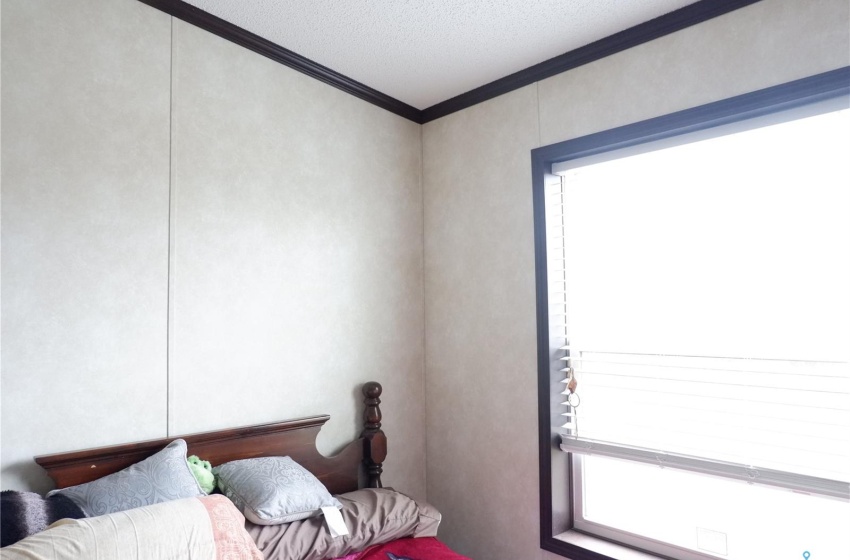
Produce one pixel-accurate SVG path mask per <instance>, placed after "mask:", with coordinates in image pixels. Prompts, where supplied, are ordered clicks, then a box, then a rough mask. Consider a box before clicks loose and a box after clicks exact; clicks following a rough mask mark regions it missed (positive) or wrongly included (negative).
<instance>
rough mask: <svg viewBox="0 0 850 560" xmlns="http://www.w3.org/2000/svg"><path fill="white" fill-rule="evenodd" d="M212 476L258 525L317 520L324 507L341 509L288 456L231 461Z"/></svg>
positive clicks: (307, 473) (305, 470)
mask: <svg viewBox="0 0 850 560" xmlns="http://www.w3.org/2000/svg"><path fill="white" fill-rule="evenodd" d="M213 474H215V475H216V477H217V480H218V482H217V484H218V488H219V490H221V491H222V492H223V493H224V495H225V496H227V497H228V498H230V499H231V500H232V501H233V503H234V504H236V507H238V508H239V510H240V511H241V512H242V514H243V515H244V516H245V517H246V518H247V519H248V520H250V521H251V522H253V523H256V524H257V525H279V524H281V523H289V522H291V521H297V520H299V519H306V518H308V517H315V516H317V515H320V514H321V513H322V510H321V508H323V507H336V508H339V509H341V508H342V504H341V503H340V502H339V500H337V499H336V498H334V497H333V496H331V495H330V492H328V489H327V488H325V486H324V484H322V483H321V482H320V481H319V479H318V478H316V477H315V476H313V475H312V473H310V471H308V470H307V469H305V468H304V467H302V466H301V465H299V464H298V463H296V462H295V461H293V460H292V459H290V458H289V457H259V458H256V459H240V460H239V461H231V462H229V463H225V464H223V465H220V466H218V467H216V468H214V469H213Z"/></svg>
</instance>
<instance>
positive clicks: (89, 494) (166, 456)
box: [47, 439, 206, 517]
mask: <svg viewBox="0 0 850 560" xmlns="http://www.w3.org/2000/svg"><path fill="white" fill-rule="evenodd" d="M54 494H62V495H64V496H67V497H68V498H70V499H71V500H72V501H73V502H74V503H75V504H77V505H78V506H80V508H81V509H82V510H83V511H84V512H85V514H86V515H87V516H88V517H94V516H96V515H106V514H107V513H115V512H116V511H124V510H127V509H132V508H137V507H142V506H149V505H152V504H157V503H159V502H167V501H169V500H178V499H180V498H193V497H195V496H205V495H206V494H205V493H204V491H203V490H201V487H200V486H198V481H197V480H195V475H193V474H192V471H191V470H190V469H189V464H188V463H187V462H186V442H185V441H183V440H182V439H175V440H174V441H172V442H171V443H169V444H168V445H166V446H165V447H164V448H163V449H162V450H161V451H158V452H157V453H155V454H154V455H151V456H150V457H148V458H147V459H144V460H143V461H139V462H138V463H136V464H135V465H131V466H129V467H127V468H126V469H124V470H123V471H118V472H117V473H114V474H110V475H108V476H104V477H103V478H99V479H97V480H94V481H92V482H87V483H85V484H78V485H77V486H69V487H68V488H63V489H61V490H53V491H52V492H50V493H48V494H47V495H48V496H52V495H54Z"/></svg>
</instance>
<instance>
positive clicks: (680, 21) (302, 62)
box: [139, 0, 761, 124]
mask: <svg viewBox="0 0 850 560" xmlns="http://www.w3.org/2000/svg"><path fill="white" fill-rule="evenodd" d="M139 1H140V2H143V3H145V4H147V5H149V6H152V7H154V8H156V9H158V10H161V11H163V12H165V13H167V14H169V15H171V16H174V17H176V18H178V19H181V20H183V21H185V22H187V23H191V24H192V25H195V26H197V27H200V28H201V29H204V30H206V31H209V32H210V33H213V34H215V35H218V36H219V37H221V38H223V39H226V40H228V41H231V42H233V43H236V44H237V45H240V46H242V47H245V48H246V49H250V50H252V51H254V52H256V53H258V54H261V55H263V56H265V57H268V58H270V59H272V60H274V61H275V62H279V63H280V64H283V65H285V66H288V67H290V68H293V69H295V70H298V71H299V72H303V73H304V74H307V75H308V76H312V77H313V78H316V79H317V80H321V81H322V82H325V83H326V84H329V85H331V86H334V87H336V88H339V89H341V90H342V91H345V92H347V93H350V94H351V95H354V96H355V97H359V98H360V99H363V100H364V101H367V102H369V103H372V104H373V105H377V106H378V107H381V108H382V109H386V110H387V111H390V112H391V113H394V114H396V115H399V116H401V117H404V118H406V119H409V120H411V121H413V122H415V123H419V124H424V123H426V122H430V121H433V120H436V119H439V118H441V117H444V116H446V115H450V114H451V113H455V112H457V111H460V110H462V109H466V108H467V107H471V106H473V105H476V104H478V103H481V102H482V101H487V100H488V99H493V98H494V97H498V96H500V95H502V94H505V93H508V92H511V91H513V90H515V89H519V88H521V87H524V86H527V85H529V84H532V83H534V82H538V81H540V80H544V79H546V78H550V77H552V76H555V75H557V74H560V73H562V72H566V71H567V70H571V69H573V68H577V67H579V66H582V65H584V64H588V63H590V62H593V61H595V60H599V59H600V58H604V57H606V56H609V55H612V54H615V53H618V52H620V51H624V50H626V49H630V48H632V47H635V46H637V45H640V44H642V43H646V42H648V41H651V40H653V39H657V38H659V37H663V36H664V35H668V34H670V33H673V32H676V31H679V30H681V29H685V28H687V27H690V26H692V25H696V24H698V23H701V22H703V21H706V20H709V19H712V18H715V17H717V16H720V15H723V14H726V13H728V12H731V11H734V10H737V9H738V8H742V7H744V6H749V5H750V4H754V3H756V2H760V1H761V0H699V1H698V2H695V3H694V4H691V5H689V6H685V7H684V8H680V9H678V10H675V11H673V12H670V13H668V14H664V15H662V16H659V17H657V18H655V19H651V20H649V21H647V22H644V23H641V24H639V25H635V26H634V27H630V28H629V29H626V30H624V31H621V32H619V33H615V34H614V35H610V36H608V37H605V38H603V39H600V40H598V41H595V42H593V43H590V44H589V45H585V46H583V47H579V48H577V49H575V50H572V51H569V52H567V53H564V54H562V55H559V56H556V57H554V58H551V59H549V60H546V61H544V62H541V63H539V64H535V65H534V66H531V67H529V68H526V69H525V70H520V71H519V72H515V73H513V74H511V75H509V76H506V77H504V78H500V79H498V80H495V81H493V82H490V83H489V84H485V85H483V86H481V87H478V88H475V89H473V90H471V91H468V92H466V93H462V94H460V95H458V96H456V97H453V98H451V99H447V100H446V101H443V102H441V103H437V104H436V105H432V106H431V107H428V108H426V109H422V110H420V109H417V108H416V107H413V106H411V105H408V104H407V103H403V102H402V101H399V100H398V99H395V98H393V97H390V96H389V95H386V94H384V93H382V92H380V91H378V90H376V89H373V88H371V87H369V86H367V85H365V84H362V83H360V82H358V81H356V80H353V79H351V78H349V77H347V76H344V75H343V74H340V73H339V72H336V71H334V70H331V69H330V68H328V67H326V66H322V65H321V64H318V63H317V62H313V61H312V60H310V59H309V58H306V57H303V56H301V55H299V54H297V53H295V52H293V51H290V50H288V49H285V48H283V47H281V46H280V45H277V44H275V43H273V42H271V41H269V40H267V39H264V38H262V37H260V36H259V35H256V34H254V33H251V32H250V31H247V30H245V29H242V28H241V27H239V26H237V25H234V24H232V23H230V22H227V21H225V20H223V19H221V18H219V17H216V16H214V15H212V14H210V13H208V12H205V11H203V10H201V9H200V8H196V7H195V6H193V5H191V4H188V3H186V2H184V1H183V0H139Z"/></svg>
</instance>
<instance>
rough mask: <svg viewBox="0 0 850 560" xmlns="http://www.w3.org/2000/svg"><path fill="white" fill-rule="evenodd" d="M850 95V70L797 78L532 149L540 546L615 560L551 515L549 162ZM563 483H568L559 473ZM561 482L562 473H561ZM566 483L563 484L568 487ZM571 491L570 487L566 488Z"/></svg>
mask: <svg viewBox="0 0 850 560" xmlns="http://www.w3.org/2000/svg"><path fill="white" fill-rule="evenodd" d="M842 95H850V66H847V67H844V68H839V69H837V70H833V71H830V72H825V73H822V74H817V75H815V76H811V77H808V78H803V79H801V80H796V81H793V82H788V83H785V84H781V85H778V86H774V87H769V88H766V89H762V90H758V91H754V92H751V93H747V94H744V95H739V96H736V97H732V98H729V99H724V100H721V101H717V102H714V103H709V104H706V105H701V106H699V107H694V108H692V109H686V110H684V111H678V112H676V113H671V114H669V115H664V116H661V117H656V118H653V119H649V120H645V121H641V122H637V123H634V124H629V125H626V126H621V127H618V128H613V129H610V130H606V131H603V132H598V133H595V134H590V135H588V136H582V137H580V138H575V139H573V140H567V141H565V142H559V143H557V144H552V145H549V146H544V147H541V148H537V149H535V150H532V152H531V169H532V193H533V203H534V244H535V273H536V277H537V281H536V282H537V283H536V288H537V368H538V377H537V379H538V383H537V391H538V429H539V461H540V547H541V548H543V549H544V550H547V551H550V552H554V553H556V554H560V555H562V556H565V557H568V558H571V559H573V560H614V559H611V558H610V557H608V556H605V555H602V554H598V553H596V552H593V551H590V550H587V549H585V548H582V547H579V546H576V545H574V544H570V543H567V542H564V541H561V540H558V539H556V538H554V535H555V534H558V533H561V532H563V531H564V530H567V529H571V527H559V528H558V529H557V530H556V528H555V521H554V519H555V517H556V516H563V514H564V511H567V513H569V515H568V517H570V518H571V517H572V515H571V512H568V508H569V504H568V503H567V502H569V501H570V500H569V499H568V498H566V497H565V498H564V503H560V502H559V503H555V502H554V501H553V492H552V491H553V484H552V475H553V469H552V458H553V454H557V455H555V456H557V457H560V456H562V455H563V452H562V451H560V449H559V447H558V444H559V442H558V441H556V437H553V435H552V430H551V427H550V426H551V415H552V410H551V407H550V403H551V398H552V392H551V386H552V379H551V373H550V370H551V368H550V357H549V337H548V333H549V316H548V308H549V302H548V286H547V282H546V278H547V271H546V235H545V223H544V220H545V218H544V211H545V209H544V197H543V187H544V181H545V177H546V174H548V173H549V171H550V169H551V167H552V164H553V163H556V162H561V161H568V160H572V159H578V158H581V157H585V156H590V155H594V154H599V153H603V152H608V151H612V150H616V149H620V148H625V147H628V146H634V145H637V144H642V143H645V142H651V141H655V140H661V139H664V138H670V137H673V136H678V135H680V134H686V133H689V132H696V131H699V130H704V129H708V128H713V127H716V126H720V125H724V124H729V123H733V122H737V121H742V120H745V119H749V118H753V117H759V116H762V115H768V114H771V113H776V112H779V111H784V110H787V109H792V108H795V107H800V106H803V105H807V104H810V103H815V102H818V101H824V100H827V99H831V98H834V97H838V96H842ZM563 477H564V480H565V481H567V480H570V478H571V477H569V473H568V472H563ZM559 478H560V475H559ZM567 484H568V483H567V482H564V486H565V487H566V486H567ZM570 491H571V489H570Z"/></svg>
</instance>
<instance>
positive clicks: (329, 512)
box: [322, 506, 348, 539]
mask: <svg viewBox="0 0 850 560" xmlns="http://www.w3.org/2000/svg"><path fill="white" fill-rule="evenodd" d="M322 513H324V514H325V523H327V524H328V529H329V530H330V532H331V536H332V537H333V538H335V539H336V538H338V537H344V536H345V535H347V534H348V527H346V526H345V521H344V520H343V519H342V514H341V513H340V512H339V510H338V509H337V508H335V507H333V506H327V507H323V508H322Z"/></svg>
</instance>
